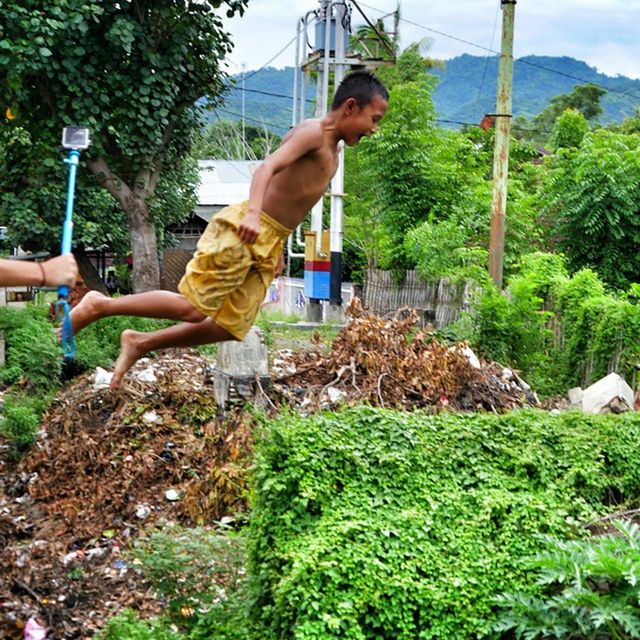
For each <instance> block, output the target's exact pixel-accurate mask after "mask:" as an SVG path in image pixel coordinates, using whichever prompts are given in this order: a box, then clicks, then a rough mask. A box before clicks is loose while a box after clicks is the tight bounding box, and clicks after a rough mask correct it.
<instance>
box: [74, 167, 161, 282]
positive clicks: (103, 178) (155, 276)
mask: <svg viewBox="0 0 640 640" xmlns="http://www.w3.org/2000/svg"><path fill="white" fill-rule="evenodd" d="M87 164H88V166H89V169H90V170H91V172H92V173H93V174H94V175H95V176H96V178H97V179H98V182H99V183H100V184H101V185H102V186H103V187H104V188H105V189H106V190H107V191H108V192H109V193H110V194H111V195H112V196H113V197H114V198H115V199H116V200H117V201H118V203H119V205H120V208H121V209H122V210H123V211H124V213H125V215H126V216H127V222H128V224H129V232H130V234H131V257H132V258H133V273H132V276H131V286H132V288H133V291H134V293H141V292H143V291H152V290H153V289H159V288H160V265H159V263H158V243H157V240H156V227H155V225H154V224H153V222H152V221H151V220H150V218H149V208H148V207H147V199H148V198H149V197H150V196H152V195H153V193H154V191H155V188H156V185H157V184H158V179H159V177H160V167H156V168H155V170H153V171H150V170H146V169H144V170H141V171H139V172H138V174H137V176H136V178H135V179H134V180H133V184H135V185H137V186H136V187H135V188H133V189H132V188H131V187H129V186H128V185H127V184H126V183H125V182H124V181H123V180H121V179H120V178H119V177H118V176H117V175H116V174H115V173H113V172H112V171H111V169H110V168H109V165H108V164H107V162H106V161H105V160H104V158H96V159H95V160H91V161H89V162H88V163H87Z"/></svg>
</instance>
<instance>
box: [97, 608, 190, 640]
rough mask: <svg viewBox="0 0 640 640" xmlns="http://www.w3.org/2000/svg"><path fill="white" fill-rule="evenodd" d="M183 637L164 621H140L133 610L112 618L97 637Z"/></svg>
mask: <svg viewBox="0 0 640 640" xmlns="http://www.w3.org/2000/svg"><path fill="white" fill-rule="evenodd" d="M181 637H182V636H181V635H179V634H177V633H175V632H174V631H172V630H171V628H170V627H169V626H168V625H167V624H166V623H165V622H164V621H163V620H151V621H145V620H139V619H138V618H137V616H136V614H135V612H134V611H132V610H131V609H127V610H125V611H124V612H123V613H121V614H119V615H117V616H115V617H114V618H111V620H109V622H108V623H107V625H106V627H105V628H104V629H103V630H102V631H100V632H99V633H98V635H97V638H98V640H124V639H125V638H126V640H177V639H178V638H181Z"/></svg>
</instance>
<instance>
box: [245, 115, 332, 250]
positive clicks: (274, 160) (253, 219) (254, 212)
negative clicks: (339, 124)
mask: <svg viewBox="0 0 640 640" xmlns="http://www.w3.org/2000/svg"><path fill="white" fill-rule="evenodd" d="M322 141H323V133H322V129H321V128H320V126H319V125H318V126H310V127H307V128H304V129H300V130H299V131H296V132H294V133H293V134H292V135H291V137H290V138H289V139H286V140H285V141H284V142H283V143H282V145H281V146H280V147H279V148H278V149H276V151H274V152H273V153H272V154H271V155H270V156H269V157H268V158H267V159H266V160H265V161H264V162H263V163H262V164H261V165H260V166H259V167H258V169H257V170H256V172H255V173H254V175H253V179H252V180H251V189H250V190H249V204H248V205H247V210H246V212H245V215H244V217H243V218H242V221H241V222H240V226H239V227H238V234H239V235H240V239H241V240H242V241H243V242H246V243H247V244H253V243H254V242H255V241H256V238H257V237H258V233H259V231H260V213H261V211H262V201H263V200H264V195H265V193H266V192H267V187H268V186H269V182H270V181H271V178H273V176H275V175H276V174H277V173H279V172H280V171H282V170H283V169H286V168H287V167H288V166H290V165H291V164H293V163H294V162H295V161H296V160H298V159H299V158H301V157H302V156H303V155H305V154H307V153H309V152H310V151H314V150H316V149H319V148H320V147H321V146H322Z"/></svg>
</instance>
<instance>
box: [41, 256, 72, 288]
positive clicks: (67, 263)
mask: <svg viewBox="0 0 640 640" xmlns="http://www.w3.org/2000/svg"><path fill="white" fill-rule="evenodd" d="M41 266H42V271H43V273H44V283H43V284H44V285H46V286H49V287H59V286H61V285H66V286H67V287H73V285H74V284H75V283H76V277H77V275H78V265H77V263H76V259H75V258H74V257H73V255H72V254H70V253H68V254H66V255H64V256H58V257H57V258H51V259H50V260H47V261H46V262H42V263H41Z"/></svg>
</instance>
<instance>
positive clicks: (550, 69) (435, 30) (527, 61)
mask: <svg viewBox="0 0 640 640" xmlns="http://www.w3.org/2000/svg"><path fill="white" fill-rule="evenodd" d="M360 4H362V6H364V7H367V8H368V9H373V11H378V12H379V13H385V11H383V10H382V9H378V8H377V7H372V6H371V5H369V4H366V3H364V2H362V0H360ZM400 20H401V21H402V22H406V23H407V24H411V25H413V26H414V27H418V28H420V29H424V30H425V31H430V32H431V33H436V34H438V35H440V36H443V37H445V38H449V39H450V40H456V41H457V42H462V43H463V44H468V45H469V46H471V47H475V48H476V49H482V50H483V51H488V52H489V53H493V54H496V55H500V52H499V51H495V50H494V49H490V48H489V47H485V46H483V45H481V44H477V43H476V42H470V41H469V40H464V39H463V38H458V37H457V36H452V35H451V34H449V33H444V31H438V30H437V29H432V28H431V27H425V26H424V25H423V24H419V23H417V22H413V21H412V20H407V18H403V17H402V16H401V17H400ZM513 60H514V62H521V63H522V64H528V65H530V66H532V67H537V68H538V69H544V70H545V71H548V72H549V73H555V74H557V75H559V76H564V77H565V78H570V79H571V80H577V81H578V82H581V83H583V84H593V85H595V86H596V87H600V88H601V89H604V90H605V91H609V92H611V93H619V94H621V95H623V96H628V97H630V98H635V99H636V100H640V96H638V95H635V94H634V93H629V92H628V91H622V90H620V89H614V88H613V87H606V86H604V85H603V84H600V83H598V82H593V81H592V80H585V79H584V78H580V77H578V76H574V75H571V74H569V73H565V72H564V71H558V70H557V69H552V68H551V67H545V66H544V65H542V64H538V63H536V62H531V61H530V60H524V59H523V58H514V59H513Z"/></svg>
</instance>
